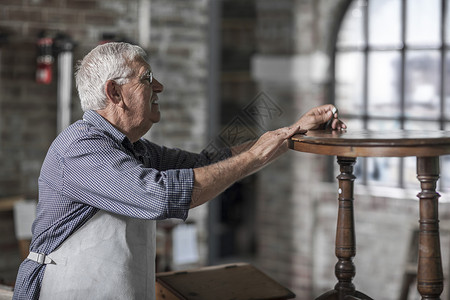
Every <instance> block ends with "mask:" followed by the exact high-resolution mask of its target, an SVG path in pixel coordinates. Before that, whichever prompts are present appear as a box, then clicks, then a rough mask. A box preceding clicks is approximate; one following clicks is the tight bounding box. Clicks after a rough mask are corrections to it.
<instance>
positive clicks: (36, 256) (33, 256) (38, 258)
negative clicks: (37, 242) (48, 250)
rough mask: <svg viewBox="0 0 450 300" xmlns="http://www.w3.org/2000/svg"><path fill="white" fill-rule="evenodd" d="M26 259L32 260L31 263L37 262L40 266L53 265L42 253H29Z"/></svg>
mask: <svg viewBox="0 0 450 300" xmlns="http://www.w3.org/2000/svg"><path fill="white" fill-rule="evenodd" d="M27 258H28V259H30V260H32V261H35V262H37V263H38V264H41V265H47V264H52V263H55V262H54V261H53V260H52V259H51V258H50V257H48V256H47V255H45V254H44V253H36V252H32V251H30V254H28V257H27Z"/></svg>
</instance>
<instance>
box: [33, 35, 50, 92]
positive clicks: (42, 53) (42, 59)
mask: <svg viewBox="0 0 450 300" xmlns="http://www.w3.org/2000/svg"><path fill="white" fill-rule="evenodd" d="M37 47H38V56H37V68H36V82H37V83H41V84H50V83H51V82H52V75H53V61H54V58H53V39H52V38H50V37H41V38H39V39H38V41H37Z"/></svg>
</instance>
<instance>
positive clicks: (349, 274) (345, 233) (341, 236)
mask: <svg viewBox="0 0 450 300" xmlns="http://www.w3.org/2000/svg"><path fill="white" fill-rule="evenodd" d="M337 161H338V164H339V166H340V171H341V173H340V174H339V175H338V177H337V179H338V180H339V211H338V221H337V228H336V248H335V253H336V257H337V258H338V262H337V263H336V266H335V274H336V278H337V279H338V283H337V284H336V286H335V287H334V290H331V291H329V292H327V293H325V294H323V295H321V296H320V297H319V298H317V299H316V300H331V299H333V300H334V299H336V300H343V299H347V300H351V299H355V300H358V299H360V300H362V299H364V300H371V298H370V297H368V296H367V295H364V294H363V293H361V292H358V291H356V289H355V285H354V284H353V283H352V280H353V277H355V273H356V271H355V265H354V263H353V258H354V257H355V255H356V243H355V225H354V223H355V222H354V215H353V182H354V181H355V179H356V177H355V176H354V175H353V166H354V164H355V162H356V158H353V157H338V160H337Z"/></svg>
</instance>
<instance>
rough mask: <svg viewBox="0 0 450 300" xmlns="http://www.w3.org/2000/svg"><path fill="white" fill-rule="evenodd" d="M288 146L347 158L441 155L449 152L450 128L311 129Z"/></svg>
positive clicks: (293, 138)
mask: <svg viewBox="0 0 450 300" xmlns="http://www.w3.org/2000/svg"><path fill="white" fill-rule="evenodd" d="M289 147H290V148H291V149H293V150H296V151H301V152H308V153H316V154H324V155H337V156H346V157H403V156H440V155H445V154H450V131H440V130H433V131H426V130H424V131H411V130H390V131H371V130H310V131H308V132H307V133H306V134H297V135H294V136H293V137H292V138H291V139H290V141H289Z"/></svg>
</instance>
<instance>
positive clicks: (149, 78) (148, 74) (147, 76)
mask: <svg viewBox="0 0 450 300" xmlns="http://www.w3.org/2000/svg"><path fill="white" fill-rule="evenodd" d="M125 78H130V77H116V78H112V79H111V80H118V79H125ZM139 80H142V81H148V83H150V84H151V83H153V72H152V71H147V72H145V73H144V74H143V75H142V76H141V77H139Z"/></svg>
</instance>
